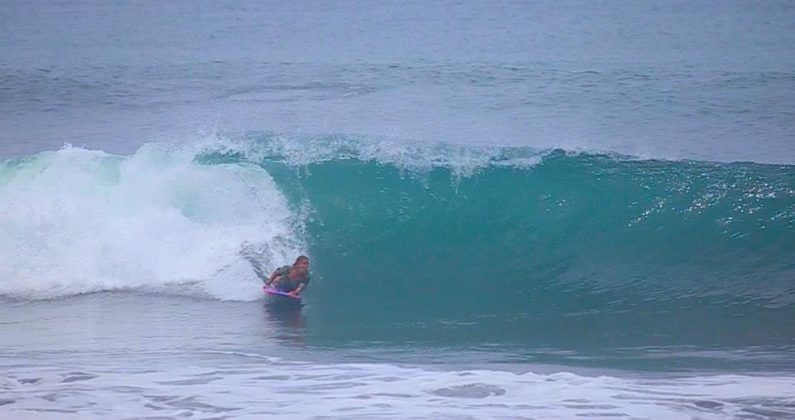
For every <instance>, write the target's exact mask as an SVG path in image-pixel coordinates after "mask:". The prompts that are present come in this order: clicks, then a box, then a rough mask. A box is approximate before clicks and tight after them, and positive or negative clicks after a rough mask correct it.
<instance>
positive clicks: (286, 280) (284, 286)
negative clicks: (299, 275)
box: [276, 265, 309, 293]
mask: <svg viewBox="0 0 795 420" xmlns="http://www.w3.org/2000/svg"><path fill="white" fill-rule="evenodd" d="M276 274H278V275H279V276H280V277H279V282H278V284H277V285H276V288H277V289H279V290H281V291H282V292H287V293H289V292H292V291H293V290H295V289H297V288H298V286H300V285H301V284H304V287H306V286H308V285H309V273H306V277H305V278H303V279H298V280H293V279H291V278H290V266H289V265H285V266H284V267H280V268H279V269H277V270H276Z"/></svg>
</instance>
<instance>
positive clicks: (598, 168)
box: [0, 136, 795, 341]
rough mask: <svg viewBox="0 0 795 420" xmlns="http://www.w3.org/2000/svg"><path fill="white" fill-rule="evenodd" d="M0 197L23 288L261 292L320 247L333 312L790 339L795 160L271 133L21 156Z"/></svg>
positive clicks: (11, 287) (1, 254)
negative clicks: (723, 327) (690, 328)
mask: <svg viewBox="0 0 795 420" xmlns="http://www.w3.org/2000/svg"><path fill="white" fill-rule="evenodd" d="M0 211H2V215H3V216H2V218H0V225H2V230H0V232H2V233H0V263H2V264H0V267H2V268H0V270H2V272H0V274H2V278H0V281H2V283H0V293H2V294H5V295H12V296H23V297H32V298H37V297H54V296H62V295H69V294H74V293H85V292H91V291H100V290H116V289H139V288H144V289H154V290H157V291H159V290H166V291H169V292H178V293H182V292H184V290H188V289H189V290H193V291H196V290H198V291H199V292H200V293H201V294H204V295H208V296H211V297H216V298H222V299H244V300H249V299H255V298H256V297H257V294H256V293H257V292H256V290H255V291H253V292H252V291H251V290H252V286H253V285H254V284H256V283H255V281H256V278H255V277H254V275H253V272H252V270H251V267H250V266H249V261H250V260H255V261H258V263H259V264H261V265H262V266H263V268H265V269H270V268H272V267H274V266H276V265H278V264H282V263H284V262H287V261H288V260H289V259H290V258H291V257H292V256H294V255H295V254H297V253H308V254H310V256H311V257H312V258H313V270H314V272H315V273H316V278H317V279H318V280H317V281H316V285H315V287H314V289H315V290H314V291H313V294H312V298H313V299H315V300H316V301H317V302H318V304H320V305H321V307H323V305H325V307H326V309H325V311H327V315H328V316H329V317H330V318H332V319H333V318H335V317H336V318H337V319H356V318H357V317H359V316H361V315H362V314H364V313H367V314H369V316H372V317H374V319H379V317H381V318H382V319H392V320H394V319H403V320H404V321H406V322H413V321H415V320H428V319H437V320H438V319H455V320H458V321H460V322H467V320H468V319H472V320H473V322H475V323H479V324H482V325H489V321H488V319H486V318H489V317H492V318H493V319H494V320H495V322H498V323H499V322H519V323H526V322H530V323H533V322H535V323H543V322H546V321H545V320H552V319H561V317H566V318H568V319H590V320H599V322H603V323H610V324H616V325H618V324H621V323H622V322H623V321H627V320H632V319H635V320H637V317H638V316H641V314H642V316H646V317H648V319H647V320H648V321H649V322H653V319H654V317H660V316H665V317H667V319H668V320H669V321H668V322H670V320H671V319H680V320H688V319H692V318H694V317H695V318H699V319H701V320H702V321H703V322H705V323H706V324H705V325H711V324H710V323H714V324H716V325H718V324H721V323H722V320H725V319H734V320H736V321H737V325H738V328H741V329H742V330H743V331H745V332H746V333H747V334H748V336H749V337H762V338H765V339H768V338H771V337H772V338H773V340H774V341H781V340H784V341H788V340H790V339H791V337H789V334H790V333H788V332H787V331H788V329H787V327H786V325H787V323H788V322H789V321H788V320H791V319H792V317H793V316H795V167H793V166H787V165H760V164H750V163H733V164H725V163H723V164H718V163H708V162H692V161H683V162H670V161H654V160H633V159H628V158H624V157H616V156H609V155H604V154H587V153H577V154H572V153H567V152H564V151H557V150H552V151H534V150H529V149H521V148H518V149H517V148H495V147H475V146H472V147H463V146H461V147H454V146H444V145H436V146H423V147H419V146H416V147H415V146H410V145H397V144H389V143H367V142H362V141H357V140H353V139H348V138H344V137H327V138H324V139H313V140H302V141H298V140H291V141H283V140H278V139H275V138H273V137H268V136H265V137H257V138H254V140H253V141H252V140H251V139H249V141H248V142H242V143H241V142H237V143H234V144H233V142H221V143H219V144H209V145H207V144H202V145H191V146H190V147H181V148H169V147H165V146H162V145H161V146H159V145H148V146H145V147H144V148H142V149H141V150H139V151H138V152H137V153H136V154H135V155H133V156H129V157H119V156H111V155H106V154H104V153H102V152H92V151H86V150H83V149H79V148H65V149H62V150H60V151H58V152H54V153H42V154H39V155H36V156H31V157H26V158H23V159H17V160H11V161H6V162H4V163H2V165H1V166H0ZM253 289H256V287H253ZM342 291H345V292H344V293H343V292H342ZM477 316H480V317H485V318H480V319H474V318H476V317H477ZM684 323H685V324H686V322H684ZM659 324H660V325H662V324H663V322H662V321H659ZM523 325H524V324H523ZM528 325H529V324H528ZM682 327H683V328H686V327H687V325H682ZM630 328H631V326H630ZM638 328H641V327H640V326H638ZM661 328H662V327H661ZM662 329H663V330H664V329H665V328H662ZM728 335H731V334H728V333H727V336H728ZM749 340H750V341H753V340H754V339H749Z"/></svg>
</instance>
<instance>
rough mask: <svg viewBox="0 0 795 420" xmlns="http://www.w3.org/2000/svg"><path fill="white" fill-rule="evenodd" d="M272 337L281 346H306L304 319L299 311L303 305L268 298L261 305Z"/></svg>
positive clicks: (288, 300)
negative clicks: (271, 330)
mask: <svg viewBox="0 0 795 420" xmlns="http://www.w3.org/2000/svg"><path fill="white" fill-rule="evenodd" d="M263 307H264V309H265V314H266V316H267V320H268V324H269V326H270V328H272V329H273V330H274V331H273V337H274V338H275V339H276V340H277V341H279V342H280V343H281V344H290V345H300V346H304V345H305V344H306V342H305V338H306V318H305V317H304V314H303V312H302V311H301V309H302V308H303V307H304V304H303V303H301V302H298V301H294V300H291V299H286V298H281V297H269V298H268V299H267V300H266V301H265V304H264V305H263Z"/></svg>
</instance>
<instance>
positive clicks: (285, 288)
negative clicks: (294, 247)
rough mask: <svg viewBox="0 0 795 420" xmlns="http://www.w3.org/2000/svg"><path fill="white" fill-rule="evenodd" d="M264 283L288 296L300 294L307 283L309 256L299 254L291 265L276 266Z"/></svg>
mask: <svg viewBox="0 0 795 420" xmlns="http://www.w3.org/2000/svg"><path fill="white" fill-rule="evenodd" d="M265 284H266V285H268V286H270V287H273V288H274V289H278V290H280V291H282V292H285V293H288V294H289V295H290V296H293V297H298V296H300V295H301V292H303V291H304V290H305V289H306V287H307V286H308V285H309V258H308V257H307V256H305V255H301V256H299V257H298V258H296V259H295V263H293V265H291V266H290V265H285V266H284V267H280V268H277V269H276V271H274V272H273V274H271V276H270V278H269V279H268V280H266V281H265Z"/></svg>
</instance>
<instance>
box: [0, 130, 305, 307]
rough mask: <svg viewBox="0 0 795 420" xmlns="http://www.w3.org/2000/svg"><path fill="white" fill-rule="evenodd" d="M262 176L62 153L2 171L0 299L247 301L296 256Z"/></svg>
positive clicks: (145, 156)
mask: <svg viewBox="0 0 795 420" xmlns="http://www.w3.org/2000/svg"><path fill="white" fill-rule="evenodd" d="M296 223H299V221H297V220H295V218H294V217H293V215H292V214H291V211H290V208H289V206H288V203H287V200H286V199H285V197H284V196H283V195H282V194H281V193H280V191H279V190H278V188H277V186H276V184H275V183H274V181H273V179H272V178H271V177H270V175H269V174H268V173H267V172H266V171H265V170H264V169H262V168H259V167H256V166H253V165H248V164H234V165H232V164H223V165H202V164H199V163H196V162H195V161H194V153H193V152H192V151H191V150H188V149H187V148H183V149H169V148H167V147H165V146H162V145H153V144H150V145H146V146H144V147H142V148H141V149H139V150H138V151H137V152H136V153H135V154H134V155H132V156H129V157H120V156H113V155H109V154H106V153H104V152H101V151H91V150H85V149H81V148H77V147H70V146H67V147H65V148H63V149H61V150H59V151H57V152H45V153H41V154H38V155H35V156H33V157H30V158H26V159H22V160H15V161H6V162H2V163H0V294H3V295H11V296H17V297H24V298H51V297H59V296H66V295H73V294H80V293H88V292H94V291H103V290H120V289H142V290H153V291H167V292H170V293H197V294H199V295H203V296H208V297H214V298H221V299H243V300H247V299H254V298H256V297H258V288H256V287H251V284H252V282H256V281H257V280H256V276H255V274H254V272H253V271H252V268H251V265H250V263H249V262H248V261H246V256H247V255H248V256H249V257H251V256H256V257H257V258H258V259H259V260H260V262H261V263H262V265H263V266H264V267H265V268H271V267H274V266H275V265H277V264H282V263H284V262H287V261H289V260H290V258H294V256H295V255H296V254H298V253H300V252H302V248H303V246H302V245H301V242H300V240H299V239H296V237H295V235H294V228H295V227H296Z"/></svg>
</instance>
